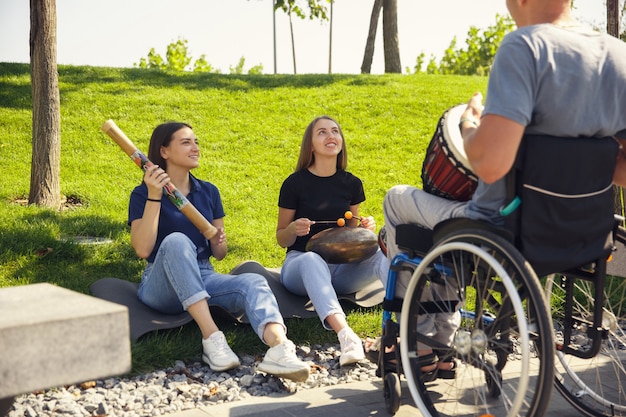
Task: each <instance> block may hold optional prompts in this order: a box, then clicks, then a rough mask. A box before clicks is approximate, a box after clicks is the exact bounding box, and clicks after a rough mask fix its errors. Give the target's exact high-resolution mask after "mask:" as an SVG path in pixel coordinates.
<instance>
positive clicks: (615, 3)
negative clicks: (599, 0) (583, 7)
mask: <svg viewBox="0 0 626 417" xmlns="http://www.w3.org/2000/svg"><path fill="white" fill-rule="evenodd" d="M619 17H620V7H619V0H607V1H606V29H607V33H608V34H609V35H612V36H615V37H616V38H619V35H620V33H619V29H620V22H619V20H620V19H619Z"/></svg>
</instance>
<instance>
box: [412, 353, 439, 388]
mask: <svg viewBox="0 0 626 417" xmlns="http://www.w3.org/2000/svg"><path fill="white" fill-rule="evenodd" d="M438 363H439V357H438V356H437V355H436V354H435V353H434V352H430V353H427V354H425V355H421V356H418V358H417V366H419V375H420V380H421V381H422V382H432V381H434V380H435V379H437V376H438V373H439V369H438V368H437V367H436V366H435V368H434V369H432V370H430V371H424V370H423V369H424V368H425V367H427V366H432V365H437V364H438Z"/></svg>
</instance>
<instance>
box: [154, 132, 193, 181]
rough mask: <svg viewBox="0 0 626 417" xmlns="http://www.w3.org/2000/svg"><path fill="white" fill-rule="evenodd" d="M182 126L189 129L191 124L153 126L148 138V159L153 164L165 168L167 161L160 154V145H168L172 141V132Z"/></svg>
mask: <svg viewBox="0 0 626 417" xmlns="http://www.w3.org/2000/svg"><path fill="white" fill-rule="evenodd" d="M183 127H188V128H189V129H191V126H189V125H188V124H187V123H183V122H167V123H162V124H160V125H158V126H157V127H155V128H154V130H153V131H152V137H151V138H150V147H149V148H148V159H149V160H150V161H151V162H152V163H153V164H155V165H158V166H160V167H161V168H162V169H163V170H167V161H166V160H165V159H163V157H162V156H161V146H168V145H169V144H170V142H171V141H172V136H173V135H174V133H176V132H178V131H179V130H180V129H182V128H183Z"/></svg>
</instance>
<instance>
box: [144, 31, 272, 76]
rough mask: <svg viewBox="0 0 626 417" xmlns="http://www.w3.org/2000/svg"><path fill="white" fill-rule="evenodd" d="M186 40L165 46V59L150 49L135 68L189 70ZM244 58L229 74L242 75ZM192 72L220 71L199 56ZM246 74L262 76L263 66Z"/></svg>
mask: <svg viewBox="0 0 626 417" xmlns="http://www.w3.org/2000/svg"><path fill="white" fill-rule="evenodd" d="M187 43H188V42H187V40H186V39H180V38H179V39H178V40H177V41H176V42H172V43H170V44H169V45H167V52H166V55H165V56H166V59H163V58H162V57H161V55H159V54H157V53H156V51H155V50H154V48H152V49H150V52H149V53H148V57H147V58H141V59H140V60H139V63H138V64H135V67H138V68H141V69H156V70H160V71H170V72H183V71H189V70H190V64H191V61H192V60H193V58H192V57H191V56H190V55H189V48H188V47H187ZM244 63H245V58H244V57H241V59H239V63H238V64H237V65H236V66H235V67H232V66H231V67H230V73H231V74H243V73H244V69H243V67H244ZM191 71H193V72H204V73H214V74H219V73H221V71H220V70H219V69H218V68H215V67H213V66H212V65H211V64H209V62H208V61H207V59H206V55H204V54H202V55H200V58H198V59H196V60H195V61H194V63H193V69H191ZM248 74H257V75H258V74H263V65H261V64H259V65H255V66H253V67H251V68H250V69H249V70H248Z"/></svg>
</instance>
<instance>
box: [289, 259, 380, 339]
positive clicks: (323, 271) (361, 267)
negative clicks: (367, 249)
mask: <svg viewBox="0 0 626 417" xmlns="http://www.w3.org/2000/svg"><path fill="white" fill-rule="evenodd" d="M388 270H389V262H388V261H387V258H386V257H385V255H384V254H383V253H382V252H381V250H380V249H379V250H378V251H377V252H376V253H375V254H374V255H372V256H371V257H369V258H368V259H366V260H364V261H362V262H358V263H351V264H328V263H326V261H325V260H324V259H322V257H321V256H320V255H318V254H317V253H315V252H299V251H295V250H292V251H289V252H287V257H286V258H285V262H284V264H283V266H282V268H281V271H280V280H281V282H282V283H283V285H284V286H285V288H286V289H287V290H289V291H291V292H292V293H294V294H297V295H303V296H304V295H306V296H308V297H309V298H310V299H311V302H312V303H313V307H315V311H316V312H317V315H318V316H319V318H320V320H321V322H322V324H323V326H324V327H325V328H326V329H328V330H331V328H330V326H329V325H328V324H327V323H326V317H328V316H330V315H331V314H343V315H344V316H345V313H344V311H343V309H342V308H341V304H340V303H339V300H338V299H337V294H352V293H354V292H356V291H358V290H360V289H361V288H364V287H366V286H367V285H369V284H370V283H372V282H374V281H376V280H381V281H382V280H383V277H386V276H387V271H388Z"/></svg>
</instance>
